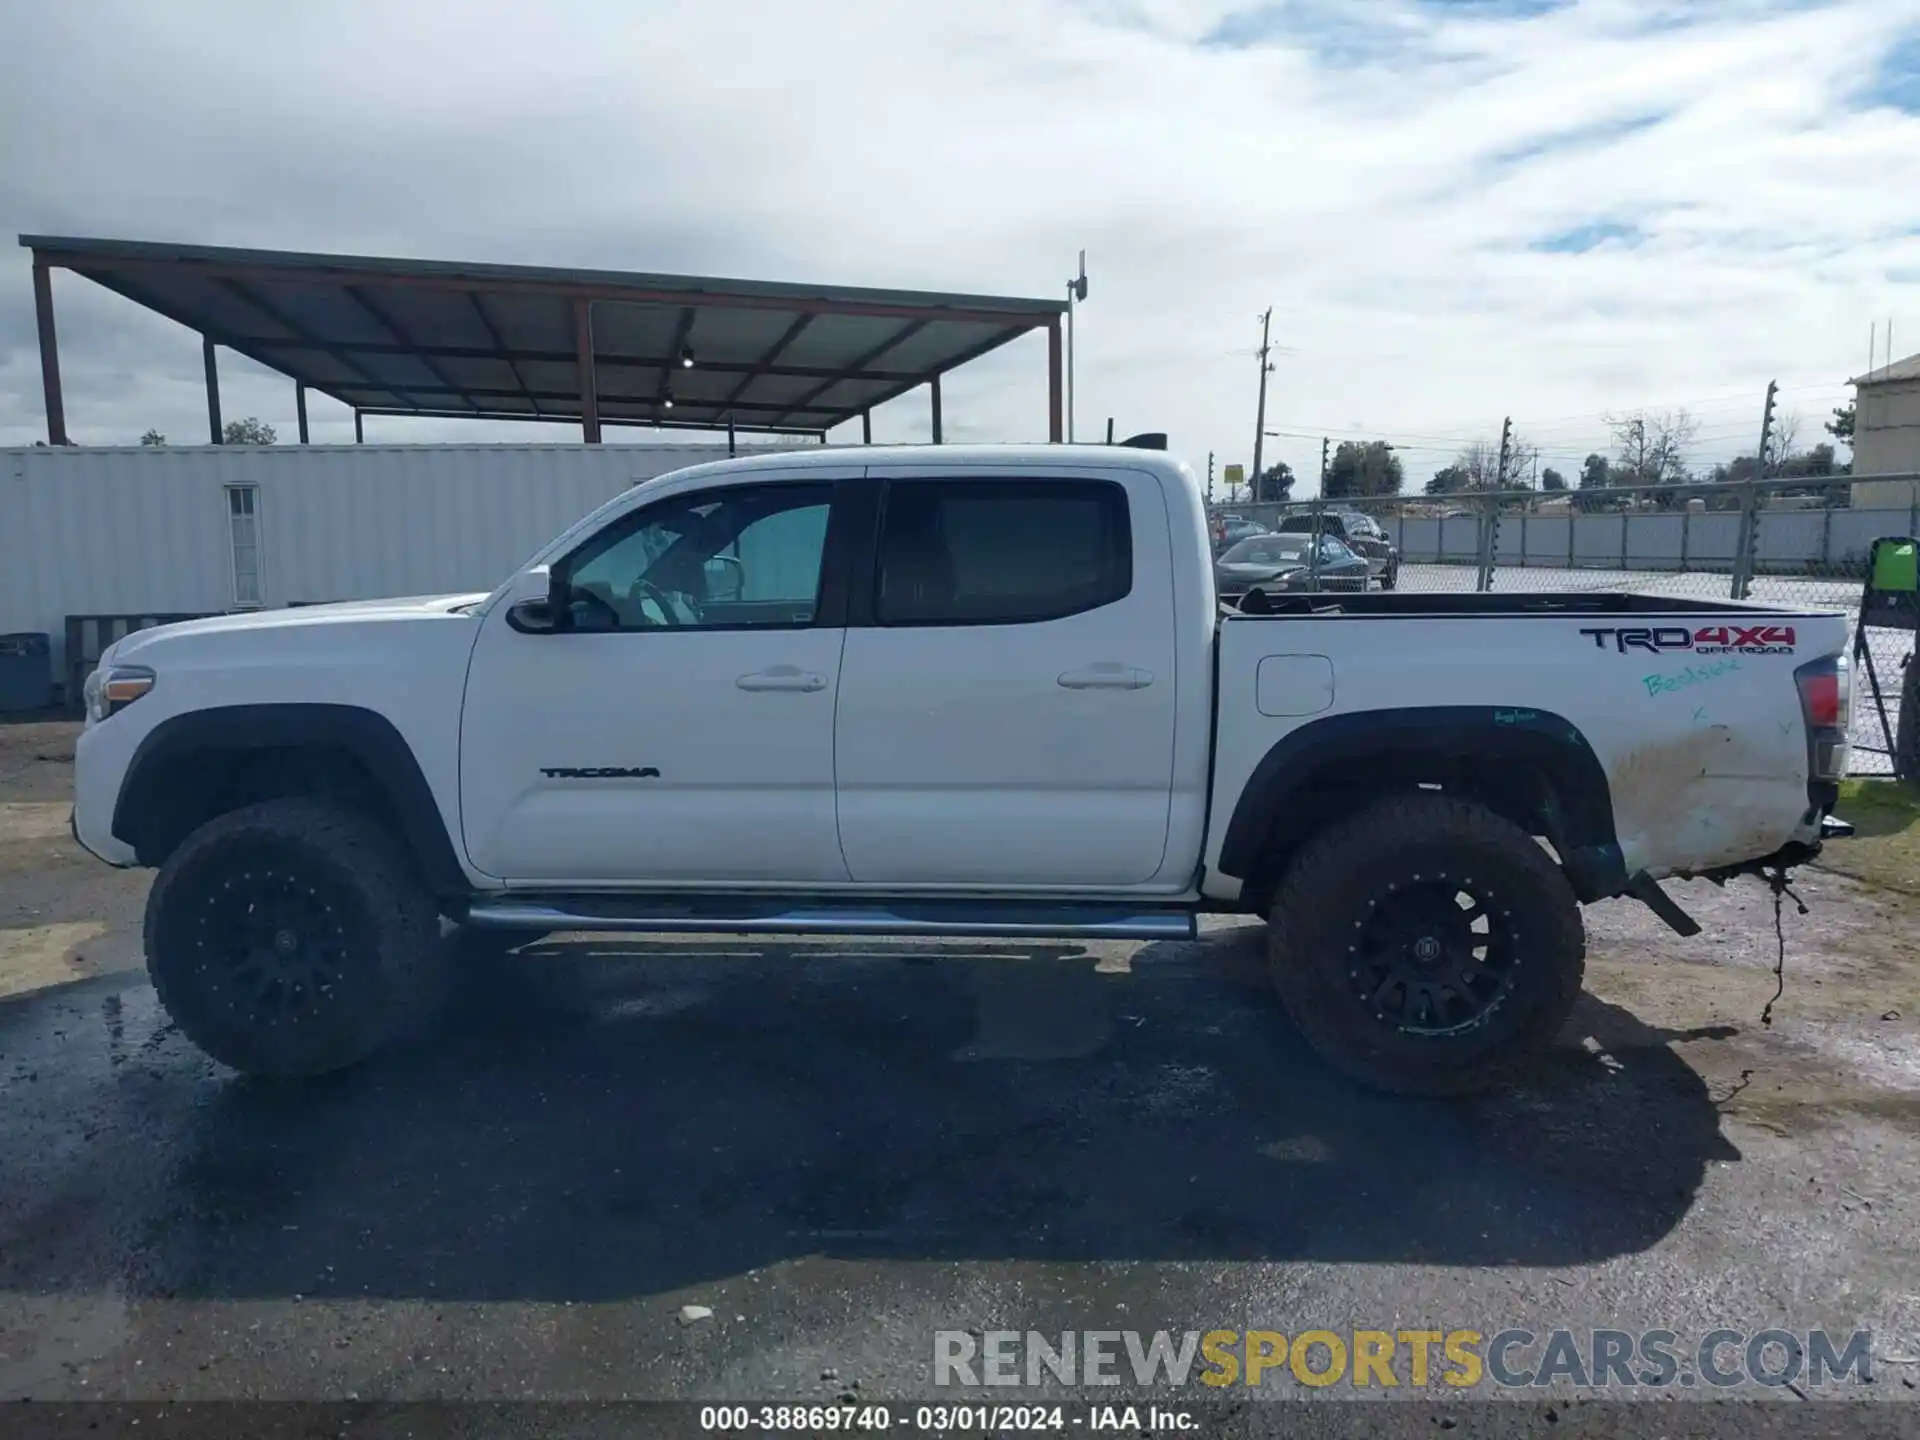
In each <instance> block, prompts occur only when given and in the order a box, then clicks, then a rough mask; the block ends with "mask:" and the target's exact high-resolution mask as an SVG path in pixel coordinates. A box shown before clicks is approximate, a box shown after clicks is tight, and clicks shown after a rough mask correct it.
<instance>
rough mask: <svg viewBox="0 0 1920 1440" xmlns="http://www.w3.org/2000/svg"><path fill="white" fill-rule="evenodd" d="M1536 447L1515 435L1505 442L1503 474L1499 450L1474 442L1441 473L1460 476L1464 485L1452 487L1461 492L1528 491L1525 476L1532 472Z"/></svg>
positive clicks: (1483, 442)
mask: <svg viewBox="0 0 1920 1440" xmlns="http://www.w3.org/2000/svg"><path fill="white" fill-rule="evenodd" d="M1539 453H1540V451H1539V448H1538V447H1537V446H1534V445H1530V444H1528V443H1527V442H1526V441H1525V440H1522V439H1521V438H1520V437H1519V436H1518V435H1512V436H1509V437H1508V440H1507V468H1506V471H1505V473H1504V474H1503V473H1502V472H1501V469H1500V447H1499V445H1498V444H1496V443H1492V442H1489V441H1486V440H1476V441H1474V442H1473V443H1472V444H1471V445H1469V446H1467V447H1466V448H1465V449H1464V450H1462V451H1461V452H1460V454H1459V456H1458V457H1457V458H1456V459H1455V460H1454V462H1453V464H1451V465H1449V466H1447V467H1446V470H1445V471H1444V472H1443V473H1446V474H1448V475H1449V476H1454V477H1458V476H1461V475H1464V476H1465V477H1466V483H1465V484H1464V485H1458V484H1456V485H1454V488H1455V489H1465V490H1513V489H1519V488H1528V486H1529V477H1530V475H1531V474H1532V471H1533V462H1534V460H1535V459H1536V458H1538V456H1539Z"/></svg>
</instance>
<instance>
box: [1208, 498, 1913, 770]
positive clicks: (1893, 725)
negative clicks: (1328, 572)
mask: <svg viewBox="0 0 1920 1440" xmlns="http://www.w3.org/2000/svg"><path fill="white" fill-rule="evenodd" d="M1819 487H1824V490H1819ZM1809 490H1817V491H1819V493H1813V494H1809V493H1807V492H1808V491H1809ZM1846 499H1850V500H1851V501H1852V502H1853V503H1851V504H1847V503H1835V501H1836V500H1846ZM1211 513H1212V517H1213V522H1214V546H1215V551H1216V553H1220V552H1223V551H1224V550H1225V549H1226V548H1228V547H1229V546H1230V545H1231V544H1232V543H1233V542H1234V541H1235V540H1236V539H1238V538H1239V537H1240V536H1242V535H1248V534H1255V533H1258V531H1260V530H1265V531H1271V530H1281V529H1287V530H1306V531H1311V530H1313V529H1315V528H1316V527H1317V528H1320V529H1322V530H1324V531H1325V532H1326V533H1329V534H1331V535H1333V536H1335V537H1336V538H1343V539H1344V538H1347V537H1348V536H1349V534H1350V533H1352V532H1358V533H1357V534H1354V535H1353V538H1354V539H1355V540H1356V541H1357V543H1356V544H1355V545H1354V546H1353V548H1354V549H1356V550H1359V551H1364V550H1365V549H1367V548H1371V547H1369V546H1368V545H1367V544H1366V540H1367V537H1368V535H1369V533H1371V530H1372V529H1373V528H1377V531H1378V532H1379V534H1381V535H1382V536H1384V538H1385V539H1386V540H1387V541H1388V542H1389V543H1390V544H1391V545H1392V546H1393V549H1394V552H1395V562H1394V564H1393V566H1392V569H1391V571H1390V573H1389V574H1387V575H1385V576H1381V577H1379V579H1380V582H1381V583H1390V584H1392V585H1393V586H1395V587H1396V588H1399V589H1402V590H1424V591H1435V590H1446V591H1498V592H1501V593H1509V594H1510V593H1515V592H1521V591H1535V592H1538V591H1572V592H1581V591H1607V590H1620V591H1633V592H1635V593H1638V594H1643V595H1670V596H1676V597H1679V596H1686V597H1692V598H1697V599H1734V600H1751V601H1755V602H1757V603H1761V604H1767V605H1779V606H1790V607H1794V608H1804V609H1820V610H1838V611H1842V612H1844V613H1845V614H1846V616H1847V619H1848V623H1849V624H1855V623H1856V622H1857V618H1858V614H1859V609H1860V598H1861V593H1862V590H1863V588H1864V586H1865V584H1866V574H1867V569H1866V567H1867V554H1868V551H1869V549H1870V548H1871V547H1872V545H1873V542H1874V541H1875V540H1876V539H1879V538H1881V537H1882V536H1896V535H1920V474H1913V475H1893V476H1874V477H1871V478H1870V479H1868V480H1865V481H1864V482H1855V481H1853V480H1852V479H1851V478H1850V477H1844V476H1843V477H1835V478H1834V479H1833V480H1831V481H1809V480H1807V479H1805V478H1798V479H1790V480H1757V481H1748V482H1742V483H1736V484H1720V485H1716V484H1708V483H1701V484H1684V485H1662V486H1659V487H1657V488H1654V489H1651V490H1649V489H1647V488H1644V487H1633V488H1615V489H1589V490H1567V491H1536V490H1516V491H1474V492H1468V493H1465V494H1459V495H1440V496H1399V495H1395V496H1366V497H1356V498H1352V499H1347V498H1341V499H1336V500H1300V501H1291V502H1285V503H1280V504H1275V503H1271V502H1264V503H1240V504H1221V505H1215V506H1213V507H1211ZM1354 516H1364V517H1367V519H1368V520H1371V522H1372V527H1369V526H1368V525H1367V524H1366V523H1365V522H1364V521H1362V522H1358V523H1356V522H1355V521H1353V519H1352V518H1351V517H1354ZM1256 526H1257V527H1258V530H1255V529H1254V528H1253V527H1256ZM1866 642H1867V647H1868V651H1869V658H1870V659H1871V661H1872V664H1873V668H1874V671H1875V673H1876V674H1877V675H1878V677H1879V680H1880V685H1881V688H1882V690H1883V692H1884V695H1885V701H1886V717H1887V729H1888V731H1889V732H1890V733H1892V734H1898V729H1897V726H1898V719H1899V717H1898V707H1899V701H1900V694H1901V690H1902V683H1901V682H1902V676H1903V670H1904V667H1905V666H1906V664H1907V660H1908V657H1909V656H1911V655H1912V654H1913V652H1914V648H1915V637H1914V634H1913V633H1912V632H1911V631H1905V630H1885V629H1879V628H1873V627H1869V628H1868V630H1867V631H1866ZM1915 663H1916V664H1920V662H1915ZM1863 668H1864V667H1863ZM1866 679H1867V677H1866V675H1865V674H1864V673H1862V674H1858V675H1856V677H1855V680H1856V684H1855V696H1854V742H1855V743H1854V760H1853V769H1854V771H1855V773H1857V774H1876V773H1878V774H1886V773H1890V772H1891V770H1892V757H1891V756H1890V755H1889V754H1888V753H1886V752H1887V750H1888V749H1889V746H1890V743H1891V742H1890V741H1889V739H1888V737H1887V735H1886V734H1883V732H1882V726H1881V720H1880V712H1879V710H1878V708H1877V707H1876V705H1875V703H1874V700H1873V697H1872V696H1871V694H1870V693H1869V691H1868V688H1867V683H1866Z"/></svg>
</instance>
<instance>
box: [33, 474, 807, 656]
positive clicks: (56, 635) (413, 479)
mask: <svg viewBox="0 0 1920 1440" xmlns="http://www.w3.org/2000/svg"><path fill="white" fill-rule="evenodd" d="M756 448H759V447H756ZM771 448H782V447H778V446H775V447H771ZM726 454H727V446H726V445H725V444H724V443H722V444H718V445H569V444H556V445H220V446H211V445H208V446H191V447H163V446H134V447H126V448H112V447H96V446H68V445H55V446H35V447H29V448H23V449H9V450H0V635H6V634H20V633H26V634H44V635H46V636H47V637H48V641H49V644H48V647H47V648H48V651H49V653H50V657H51V661H52V669H53V676H54V678H55V682H56V684H59V685H61V686H62V687H63V688H66V689H71V687H72V686H73V684H74V682H75V677H76V675H77V676H78V677H79V678H82V679H84V677H85V673H86V667H88V666H89V665H90V664H91V662H92V661H93V660H95V659H97V658H98V657H99V651H100V649H101V648H102V647H103V646H104V644H105V643H107V642H108V641H110V640H112V639H114V638H116V637H117V636H118V635H119V634H122V633H125V631H126V630H127V629H137V628H144V623H150V622H152V621H153V620H156V619H162V618H168V617H171V618H179V617H185V616H199V615H218V614H223V613H225V612H227V611H231V610H254V609H275V608H278V607H281V606H288V605H314V604H325V603H327V602H329V601H336V600H369V599H376V598H380V597H383V596H390V595H434V594H450V593H464V592H471V591H482V592H484V591H488V590H491V589H493V587H494V586H496V585H498V584H499V583H500V582H501V581H502V580H505V579H506V578H507V577H508V576H509V575H511V574H513V572H514V571H515V570H517V569H518V568H519V567H520V566H521V565H522V564H524V563H525V562H526V560H527V558H528V557H529V556H531V555H532V554H533V553H534V552H535V551H537V550H539V549H540V548H541V547H542V546H544V545H545V544H546V543H547V542H548V541H549V540H551V539H552V538H553V537H554V536H556V535H558V534H559V533H560V532H561V531H562V530H564V529H566V528H567V526H569V525H571V524H572V523H573V522H574V521H575V520H578V519H579V518H580V517H581V516H582V515H585V514H587V513H588V512H589V511H591V510H593V509H594V508H595V507H596V506H598V505H600V504H602V503H603V502H605V501H607V500H610V499H612V498H613V497H614V496H616V495H618V494H620V493H621V492H622V491H624V490H626V489H627V488H628V487H629V486H632V485H636V484H638V483H639V482H641V481H642V480H650V479H652V478H653V477H654V476H656V475H664V474H666V473H667V472H668V471H670V470H678V469H681V468H683V467H685V466H688V465H697V464H701V463H703V462H705V461H709V460H717V459H724V458H726ZM70 637H71V646H70ZM70 648H71V653H69V652H70Z"/></svg>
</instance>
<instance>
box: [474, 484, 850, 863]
mask: <svg viewBox="0 0 1920 1440" xmlns="http://www.w3.org/2000/svg"><path fill="white" fill-rule="evenodd" d="M833 491H834V487H833V485H832V483H830V482H829V483H821V482H819V481H817V480H801V481H789V482H773V483H753V484H749V485H733V486H727V487H723V488H716V489H709V490H704V491H692V492H688V493H684V494H681V495H677V496H670V497H667V498H665V499H662V500H658V501H655V502H653V503H652V504H650V505H646V506H644V507H642V508H641V509H639V510H636V511H632V512H629V513H628V514H626V515H624V516H621V517H619V518H616V519H614V520H612V521H610V522H609V523H608V525H607V526H606V528H605V529H603V530H601V531H600V532H599V533H598V534H596V535H594V536H592V537H591V538H589V539H588V540H586V541H584V542H583V543H582V544H581V545H580V546H579V547H578V548H577V549H576V550H575V551H574V552H573V553H572V554H571V555H569V556H567V557H565V558H564V559H563V560H561V561H559V562H557V563H556V565H555V567H554V569H555V573H556V575H557V576H559V577H561V580H562V582H563V584H564V586H565V587H566V589H565V593H566V594H568V595H569V596H570V603H569V605H568V606H567V618H566V620H565V621H564V622H563V625H562V628H561V629H560V630H558V631H556V632H554V633H523V632H522V631H520V630H516V629H515V628H514V627H513V625H512V624H510V623H509V622H508V619H507V616H506V614H505V607H504V606H503V607H497V608H496V610H495V612H494V613H493V614H491V615H489V616H488V618H487V620H486V622H485V627H484V629H483V631H482V634H481V636H480V639H479V642H478V644H477V645H476V646H475V649H474V654H473V662H472V666H471V669H470V671H469V673H468V679H467V694H466V705H465V709H464V713H463V716H462V722H461V753H460V771H461V818H462V825H463V829H464V833H465V836H466V841H467V848H468V852H469V854H470V855H471V856H472V858H473V861H474V863H475V864H476V865H478V866H479V867H480V868H481V869H482V870H484V871H486V872H487V873H488V874H491V875H495V876H498V877H500V878H502V879H505V880H509V881H513V882H520V883H533V884H540V885H569V884H582V885H608V886H644V885H647V884H652V883H661V884H673V885H681V886H686V885H699V884H721V885H724V884H732V883H740V882H746V883H758V884H795V885H800V884H808V883H816V882H832V881H845V880H846V879H847V878H848V876H847V868H846V865H845V862H844V861H843V860H842V859H841V856H840V845H839V839H838V835H837V832H836V828H835V818H834V795H833V780H834V776H833V710H834V698H835V694H836V691H837V688H838V685H839V678H840V651H841V646H842V643H843V640H844V638H845V633H846V632H845V630H844V629H842V628H841V625H842V624H843V623H844V622H843V620H842V619H841V617H839V616H837V615H835V614H832V613H829V611H830V610H831V609H832V608H833V606H832V604H831V603H829V604H828V605H827V606H826V607H825V608H823V602H822V580H823V572H824V570H825V568H826V567H825V566H824V564H823V558H824V554H825V550H826V543H827V532H828V524H829V519H830V517H831V514H832V500H833Z"/></svg>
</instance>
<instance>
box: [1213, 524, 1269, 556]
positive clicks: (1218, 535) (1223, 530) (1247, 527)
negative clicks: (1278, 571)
mask: <svg viewBox="0 0 1920 1440" xmlns="http://www.w3.org/2000/svg"><path fill="white" fill-rule="evenodd" d="M1272 533H1273V532H1272V531H1270V530H1268V529H1267V527H1266V526H1264V525H1262V524H1261V523H1260V522H1259V521H1258V520H1249V519H1247V517H1246V516H1244V515H1216V516H1215V517H1214V521H1213V553H1214V554H1215V555H1218V554H1219V553H1220V552H1221V551H1223V550H1225V549H1226V548H1227V547H1228V546H1229V545H1237V544H1239V543H1240V542H1241V541H1242V540H1245V539H1247V538H1248V537H1249V536H1253V535H1270V534H1272Z"/></svg>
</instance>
